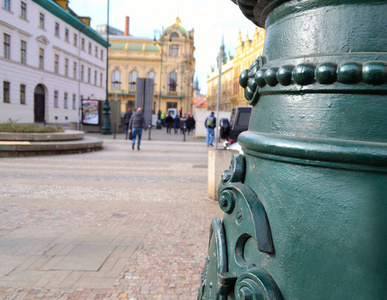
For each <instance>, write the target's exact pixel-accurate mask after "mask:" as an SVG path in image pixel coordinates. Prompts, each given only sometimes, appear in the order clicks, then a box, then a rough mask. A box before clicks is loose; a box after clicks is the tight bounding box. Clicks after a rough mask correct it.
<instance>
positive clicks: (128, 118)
mask: <svg viewBox="0 0 387 300" xmlns="http://www.w3.org/2000/svg"><path fill="white" fill-rule="evenodd" d="M132 114H133V113H132V110H131V109H130V108H128V110H127V112H126V113H125V115H124V123H125V140H126V139H128V129H129V121H130V118H131V117H132Z"/></svg>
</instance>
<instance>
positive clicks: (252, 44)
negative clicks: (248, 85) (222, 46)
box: [207, 27, 265, 111]
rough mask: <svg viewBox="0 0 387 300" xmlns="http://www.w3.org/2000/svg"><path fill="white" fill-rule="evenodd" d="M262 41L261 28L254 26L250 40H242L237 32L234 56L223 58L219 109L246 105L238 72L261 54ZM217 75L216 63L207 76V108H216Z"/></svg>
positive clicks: (262, 30)
mask: <svg viewBox="0 0 387 300" xmlns="http://www.w3.org/2000/svg"><path fill="white" fill-rule="evenodd" d="M264 41H265V30H264V29H262V28H260V29H258V27H256V28H255V31H254V35H253V38H252V39H251V40H250V39H249V37H248V36H246V40H245V41H242V35H241V33H240V32H239V36H238V41H237V46H236V48H235V55H234V57H231V56H226V57H225V58H224V60H223V64H222V77H221V95H220V101H219V110H224V111H230V110H231V109H232V108H233V107H236V106H247V105H248V104H247V100H246V99H245V97H244V94H243V89H242V88H241V87H240V85H239V74H240V73H241V72H242V71H243V70H245V69H248V68H249V66H250V64H251V63H252V62H253V61H254V60H255V59H257V57H258V56H259V55H262V52H263V43H264ZM218 76H219V67H218V64H217V65H216V67H215V68H212V70H211V73H210V74H209V76H208V78H207V108H208V110H216V101H217V96H218Z"/></svg>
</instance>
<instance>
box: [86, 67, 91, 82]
mask: <svg viewBox="0 0 387 300" xmlns="http://www.w3.org/2000/svg"><path fill="white" fill-rule="evenodd" d="M90 82H91V69H90V68H87V83H90Z"/></svg>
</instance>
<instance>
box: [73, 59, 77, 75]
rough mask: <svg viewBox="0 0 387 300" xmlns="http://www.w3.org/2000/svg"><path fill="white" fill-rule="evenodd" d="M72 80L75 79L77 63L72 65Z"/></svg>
mask: <svg viewBox="0 0 387 300" xmlns="http://www.w3.org/2000/svg"><path fill="white" fill-rule="evenodd" d="M73 78H74V79H77V63H76V62H74V63H73Z"/></svg>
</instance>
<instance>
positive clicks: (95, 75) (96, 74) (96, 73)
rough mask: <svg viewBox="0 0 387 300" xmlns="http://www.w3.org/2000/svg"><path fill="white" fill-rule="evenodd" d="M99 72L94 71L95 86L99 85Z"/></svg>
mask: <svg viewBox="0 0 387 300" xmlns="http://www.w3.org/2000/svg"><path fill="white" fill-rule="evenodd" d="M97 77H98V72H97V71H94V85H97Z"/></svg>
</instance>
